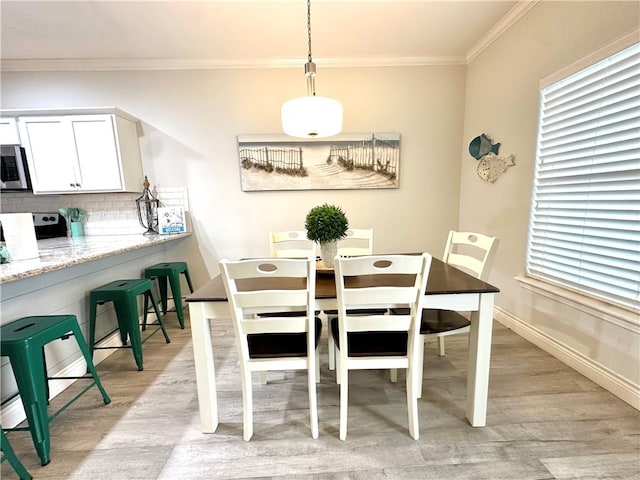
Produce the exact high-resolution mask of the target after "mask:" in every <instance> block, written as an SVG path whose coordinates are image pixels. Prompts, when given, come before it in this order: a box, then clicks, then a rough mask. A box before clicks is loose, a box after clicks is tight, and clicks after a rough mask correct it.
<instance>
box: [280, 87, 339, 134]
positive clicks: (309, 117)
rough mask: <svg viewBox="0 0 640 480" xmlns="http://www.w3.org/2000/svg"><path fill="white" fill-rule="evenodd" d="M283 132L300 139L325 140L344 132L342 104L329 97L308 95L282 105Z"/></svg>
mask: <svg viewBox="0 0 640 480" xmlns="http://www.w3.org/2000/svg"><path fill="white" fill-rule="evenodd" d="M282 130H283V131H284V133H286V134H287V135H290V136H292V137H298V138H323V137H330V136H332V135H336V134H338V133H340V131H341V130H342V104H341V103H340V102H339V101H337V100H334V99H333V98H327V97H316V96H311V95H308V96H306V97H299V98H294V99H292V100H289V101H288V102H285V103H284V104H283V105H282Z"/></svg>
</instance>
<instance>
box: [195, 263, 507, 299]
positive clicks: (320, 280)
mask: <svg viewBox="0 0 640 480" xmlns="http://www.w3.org/2000/svg"><path fill="white" fill-rule="evenodd" d="M376 278H377V279H378V282H375V279H376ZM389 280H393V281H394V282H395V283H396V284H397V285H398V286H408V285H413V282H414V275H376V276H359V277H351V278H350V279H349V282H348V284H349V285H350V286H352V287H367V286H375V285H376V284H379V282H380V281H384V282H387V281H389ZM299 285H300V284H299V283H298V284H296V281H295V280H291V279H283V278H271V279H269V282H268V284H265V282H264V281H261V282H257V281H252V280H247V281H244V282H239V283H238V286H239V288H241V289H242V290H245V289H246V290H255V289H262V288H268V289H272V290H278V289H282V288H294V289H295V288H298V287H299ZM499 291H500V289H499V288H497V287H494V286H493V285H490V284H488V283H486V282H484V281H482V280H479V279H477V278H474V277H472V276H471V275H469V274H467V273H465V272H463V271H461V270H458V269H457V268H455V267H452V266H450V265H447V264H446V263H444V262H443V261H442V260H438V259H436V258H434V259H433V261H432V263H431V270H430V271H429V279H428V281H427V289H426V292H425V294H426V295H439V294H454V293H498V292H499ZM335 297H336V284H335V277H334V275H333V273H332V272H331V273H325V272H317V275H316V298H335ZM226 301H227V293H226V292H225V289H224V283H223V281H222V276H221V275H218V276H216V277H214V278H212V279H211V280H210V281H209V282H207V283H206V284H205V285H203V286H202V287H200V288H199V289H197V290H196V291H195V292H193V293H192V294H191V295H189V296H188V297H187V302H226Z"/></svg>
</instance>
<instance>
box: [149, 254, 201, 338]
mask: <svg viewBox="0 0 640 480" xmlns="http://www.w3.org/2000/svg"><path fill="white" fill-rule="evenodd" d="M180 274H183V275H184V277H185V279H186V280H187V285H188V286H189V291H190V292H191V293H193V284H192V283H191V277H190V276H189V267H188V266H187V262H163V263H158V264H156V265H153V266H151V267H149V268H147V269H145V271H144V276H145V278H148V279H150V280H153V279H156V278H157V279H158V287H159V289H160V302H161V303H162V313H164V314H165V315H166V314H167V303H168V298H167V279H169V285H170V286H171V294H172V295H173V303H174V304H175V306H176V313H177V315H178V322H179V323H180V328H184V311H183V308H182V289H181V288H180Z"/></svg>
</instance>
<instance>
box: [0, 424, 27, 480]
mask: <svg viewBox="0 0 640 480" xmlns="http://www.w3.org/2000/svg"><path fill="white" fill-rule="evenodd" d="M0 450H2V453H3V454H4V455H2V460H0V463H1V462H4V461H5V460H9V463H10V464H11V467H13V469H14V470H15V472H16V474H17V475H18V477H20V480H31V479H32V478H33V477H32V476H31V474H30V473H29V472H28V471H27V469H26V468H24V465H22V462H21V461H20V460H19V459H18V457H16V454H15V452H14V451H13V448H11V444H10V443H9V440H8V439H7V436H6V435H5V433H4V430H2V444H1V445H0Z"/></svg>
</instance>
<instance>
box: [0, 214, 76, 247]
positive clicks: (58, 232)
mask: <svg viewBox="0 0 640 480" xmlns="http://www.w3.org/2000/svg"><path fill="white" fill-rule="evenodd" d="M32 216H33V228H34V230H35V232H36V240H45V239H47V238H58V237H66V236H67V221H66V220H65V219H64V217H63V216H62V215H60V214H59V213H58V212H40V213H34V214H32ZM0 242H4V232H3V231H2V224H1V223H0Z"/></svg>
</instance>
